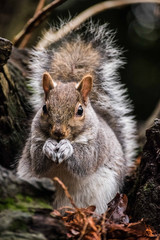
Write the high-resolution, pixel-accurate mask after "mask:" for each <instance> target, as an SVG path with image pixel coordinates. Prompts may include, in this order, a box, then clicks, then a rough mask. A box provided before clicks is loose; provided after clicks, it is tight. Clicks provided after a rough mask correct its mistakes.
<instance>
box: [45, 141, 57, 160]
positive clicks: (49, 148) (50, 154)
mask: <svg viewBox="0 0 160 240" xmlns="http://www.w3.org/2000/svg"><path fill="white" fill-rule="evenodd" d="M56 147H57V142H56V141H55V140H53V139H48V140H47V141H46V142H45V144H44V145H43V153H44V155H46V156H47V158H49V159H51V160H52V161H54V162H56V154H57V153H56V152H57V150H56Z"/></svg>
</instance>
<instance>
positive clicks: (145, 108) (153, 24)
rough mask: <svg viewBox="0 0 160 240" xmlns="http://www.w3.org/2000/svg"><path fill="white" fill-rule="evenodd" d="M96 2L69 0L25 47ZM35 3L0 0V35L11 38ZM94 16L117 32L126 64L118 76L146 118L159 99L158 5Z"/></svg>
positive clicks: (139, 113)
mask: <svg viewBox="0 0 160 240" xmlns="http://www.w3.org/2000/svg"><path fill="white" fill-rule="evenodd" d="M49 2H51V1H46V3H49ZM98 2H101V1H96V0H68V1H67V2H66V3H64V4H63V5H61V6H60V7H58V8H57V9H56V10H54V11H53V12H52V14H51V16H50V17H49V18H48V19H47V21H45V22H44V23H43V24H42V26H40V27H39V28H38V29H37V30H35V31H34V33H33V35H32V38H31V41H30V42H29V44H28V47H31V46H33V45H35V44H36V42H37V41H38V39H39V37H40V36H41V33H42V30H43V29H44V28H49V27H50V26H51V24H52V23H54V22H56V23H58V22H59V20H58V19H59V17H60V18H67V19H68V18H69V16H76V15H77V14H78V13H79V12H81V11H83V10H85V9H86V8H88V7H89V6H92V5H94V4H96V3H98ZM37 4H38V0H21V1H19V0H5V1H2V0H0V36H1V37H5V38H8V39H10V40H12V39H13V37H14V36H15V35H16V34H17V33H18V32H19V31H20V30H21V29H22V27H23V25H24V24H25V23H26V22H27V20H28V19H29V18H31V17H32V16H33V13H34V11H35V8H36V6H37ZM93 19H94V20H95V21H96V20H100V22H101V23H104V22H108V23H109V28H110V29H112V30H114V31H115V32H116V34H115V35H116V36H115V38H116V40H117V44H118V45H119V46H120V47H122V48H123V49H124V57H125V59H126V65H125V69H122V70H121V72H120V73H121V79H122V82H123V83H125V84H126V85H127V88H128V90H129V95H130V97H131V99H132V101H133V105H134V107H135V115H136V118H137V119H138V120H139V122H141V121H143V120H145V119H146V118H148V117H149V115H150V114H151V113H152V111H153V110H154V108H155V106H156V103H157V102H158V100H159V98H160V6H158V5H157V4H149V3H148V4H136V5H132V6H131V5H130V6H126V7H121V8H115V9H112V10H105V11H104V12H102V13H100V14H98V15H96V16H95V17H93Z"/></svg>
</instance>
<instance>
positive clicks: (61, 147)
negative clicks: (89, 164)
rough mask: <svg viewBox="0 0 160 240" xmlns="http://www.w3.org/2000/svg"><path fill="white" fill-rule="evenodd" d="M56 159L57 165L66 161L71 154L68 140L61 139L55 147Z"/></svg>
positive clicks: (71, 149)
mask: <svg viewBox="0 0 160 240" xmlns="http://www.w3.org/2000/svg"><path fill="white" fill-rule="evenodd" d="M57 150H58V152H57V158H58V163H61V162H63V161H64V160H66V159H68V158H69V157H71V156H72V154H73V147H72V145H71V143H70V141H69V140H67V139H63V140H61V141H60V142H59V143H58V145H57Z"/></svg>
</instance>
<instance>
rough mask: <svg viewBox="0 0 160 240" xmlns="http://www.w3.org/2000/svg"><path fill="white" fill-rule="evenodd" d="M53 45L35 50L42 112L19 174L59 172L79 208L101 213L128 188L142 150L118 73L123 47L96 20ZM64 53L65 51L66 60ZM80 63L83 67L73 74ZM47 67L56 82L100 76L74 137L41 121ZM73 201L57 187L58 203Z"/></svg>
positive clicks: (35, 100) (34, 75)
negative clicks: (56, 133) (59, 136)
mask: <svg viewBox="0 0 160 240" xmlns="http://www.w3.org/2000/svg"><path fill="white" fill-rule="evenodd" d="M50 34H51V35H50ZM52 34H53V33H52V32H51V31H50V33H49V34H47V37H49V36H50V38H52ZM44 38H45V36H44ZM71 40H72V42H71ZM42 43H43V41H42ZM49 43H50V41H49ZM56 44H57V43H56ZM42 45H43V44H41V46H42ZM68 46H69V47H68ZM42 47H43V46H42ZM48 47H49V49H50V50H49V49H48V50H46V49H41V50H37V49H36V50H33V51H32V60H31V64H30V68H31V81H30V82H31V86H32V88H33V89H34V94H33V97H32V99H31V104H32V105H33V106H34V109H35V112H37V111H38V112H37V114H36V116H35V117H34V119H33V122H32V127H31V134H30V137H29V139H28V141H27V142H26V145H25V148H24V151H23V154H22V156H21V159H20V161H19V165H18V175H19V176H20V177H22V178H27V179H28V178H30V177H34V176H36V177H49V178H53V177H54V176H58V177H59V178H60V179H61V180H62V181H63V182H64V183H65V184H66V186H67V187H68V189H69V191H70V193H71V195H72V197H73V200H74V201H75V202H76V204H77V205H78V206H79V207H84V206H88V205H92V204H93V205H96V207H97V212H98V213H102V212H104V211H105V210H106V208H107V203H108V202H109V201H110V200H111V199H112V198H113V197H114V195H115V194H116V192H117V191H119V189H120V187H121V186H122V184H123V179H124V177H125V175H126V173H127V171H128V168H129V167H130V166H132V160H133V157H134V154H135V148H136V141H135V132H136V127H135V121H134V120H133V116H132V115H130V113H131V110H132V107H131V105H130V102H129V100H128V96H127V94H126V89H125V88H124V86H123V85H122V84H121V83H120V81H119V76H118V73H117V72H118V69H119V68H120V67H122V66H123V61H122V58H121V51H120V50H118V49H117V48H116V47H115V44H114V42H113V34H111V32H109V31H107V30H106V25H102V26H99V25H94V24H93V23H91V22H90V24H88V27H87V30H86V32H83V33H81V34H79V33H77V32H76V31H75V32H73V33H71V34H70V35H68V36H67V37H66V38H65V39H63V40H62V41H60V42H59V43H58V45H55V46H54V44H53V46H48ZM65 47H66V49H65ZM83 47H84V54H83ZM67 48H68V50H67ZM78 49H79V50H78ZM67 51H68V53H67ZM87 51H88V52H87ZM85 52H87V54H86V55H85ZM61 54H63V55H64V57H63V58H62V60H63V61H62V60H61ZM55 59H56V60H55ZM59 59H60V60H59ZM58 61H59V62H58ZM74 62H75V66H78V67H77V68H76V67H75V69H74V70H73V72H70V70H69V69H70V67H71V69H72V64H73V63H74ZM73 65H74V64H73ZM81 66H82V67H81ZM46 71H48V72H49V73H50V74H51V75H52V77H53V78H54V80H55V81H59V80H60V81H62V82H64V83H65V82H69V81H74V82H79V81H80V80H81V77H82V76H83V75H85V74H86V73H90V74H91V75H93V78H94V79H93V80H94V81H93V88H92V92H91V94H90V100H89V102H88V104H87V106H86V107H85V120H84V122H83V128H81V127H80V126H78V125H77V133H76V132H75V134H74V137H73V136H72V132H71V134H70V137H68V139H63V140H61V141H60V142H59V143H58V142H56V141H57V140H55V139H52V138H51V137H50V136H49V137H48V135H47V134H48V133H47V131H48V130H47V129H48V126H47V125H44V126H41V124H40V118H41V113H42V110H41V109H40V108H41V107H42V106H43V104H44V92H43V88H42V84H41V79H42V75H43V73H44V72H46ZM63 74H64V75H63ZM65 76H66V77H65ZM68 86H70V85H68ZM65 98H67V95H65ZM63 102H64V103H65V101H63ZM68 102H70V99H69V100H67V101H66V103H67V104H68ZM64 105H65V104H63V107H65V106H64ZM38 109H40V110H38ZM60 110H61V109H60ZM60 110H58V111H57V114H59V112H61V111H62V114H64V119H65V116H66V115H65V114H67V113H64V112H63V110H61V111H60ZM52 115H53V116H54V114H52ZM52 122H54V117H52ZM70 125H71V124H70ZM44 129H46V130H44ZM45 131H46V132H45ZM46 133H47V134H46ZM68 204H69V202H68V200H67V199H66V197H65V195H64V193H63V191H62V190H61V188H59V187H57V198H56V200H55V203H54V207H56V208H57V207H61V206H63V205H68Z"/></svg>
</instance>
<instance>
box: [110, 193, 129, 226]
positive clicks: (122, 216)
mask: <svg viewBox="0 0 160 240" xmlns="http://www.w3.org/2000/svg"><path fill="white" fill-rule="evenodd" d="M127 204H128V198H127V196H126V195H125V194H119V193H117V194H116V196H115V198H114V199H113V200H112V201H111V202H109V203H108V210H107V213H106V217H107V218H108V219H109V220H110V221H112V222H114V223H119V224H121V223H123V224H128V223H129V217H128V216H127V215H126V213H125V211H126V209H127Z"/></svg>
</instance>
